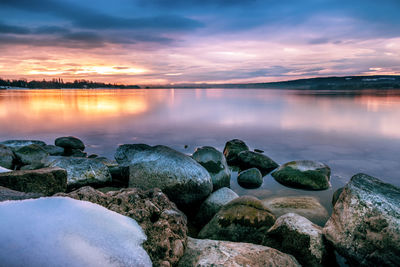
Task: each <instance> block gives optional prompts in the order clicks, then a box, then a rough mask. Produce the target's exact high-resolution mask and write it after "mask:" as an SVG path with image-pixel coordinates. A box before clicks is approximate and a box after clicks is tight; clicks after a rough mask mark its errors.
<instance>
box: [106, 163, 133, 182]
mask: <svg viewBox="0 0 400 267" xmlns="http://www.w3.org/2000/svg"><path fill="white" fill-rule="evenodd" d="M106 165H107V164H106ZM107 167H108V170H109V171H110V174H111V179H112V184H113V185H116V186H120V187H128V186H129V167H128V166H121V165H108V166H107Z"/></svg>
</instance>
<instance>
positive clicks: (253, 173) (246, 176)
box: [237, 168, 263, 189]
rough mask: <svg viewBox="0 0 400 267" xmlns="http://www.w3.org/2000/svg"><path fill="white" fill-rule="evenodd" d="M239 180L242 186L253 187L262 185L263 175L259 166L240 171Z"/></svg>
mask: <svg viewBox="0 0 400 267" xmlns="http://www.w3.org/2000/svg"><path fill="white" fill-rule="evenodd" d="M237 181H238V184H239V185H240V186H241V187H244V188H249V189H253V188H258V187H260V186H261V185H262V183H263V177H262V174H261V172H260V171H259V170H258V169H257V168H251V169H247V170H245V171H242V172H240V173H239V175H238V178H237Z"/></svg>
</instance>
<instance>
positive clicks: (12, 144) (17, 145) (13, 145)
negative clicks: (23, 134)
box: [0, 140, 46, 150]
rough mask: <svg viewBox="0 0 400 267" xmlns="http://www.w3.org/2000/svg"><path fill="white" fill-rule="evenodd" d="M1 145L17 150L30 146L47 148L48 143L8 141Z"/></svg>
mask: <svg viewBox="0 0 400 267" xmlns="http://www.w3.org/2000/svg"><path fill="white" fill-rule="evenodd" d="M0 144H3V145H5V146H8V147H9V148H11V149H13V150H14V149H17V148H20V147H23V146H29V145H38V146H45V145H46V143H45V142H43V141H39V140H7V141H3V142H0Z"/></svg>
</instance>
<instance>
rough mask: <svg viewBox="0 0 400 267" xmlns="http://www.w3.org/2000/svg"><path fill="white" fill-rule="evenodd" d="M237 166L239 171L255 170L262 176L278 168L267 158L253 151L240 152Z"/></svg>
mask: <svg viewBox="0 0 400 267" xmlns="http://www.w3.org/2000/svg"><path fill="white" fill-rule="evenodd" d="M237 165H238V166H239V168H240V169H241V170H247V169H250V168H257V169H259V170H260V172H261V173H262V176H264V175H267V174H268V173H270V172H271V171H272V170H274V169H276V168H277V167H278V166H279V165H278V164H277V163H276V162H275V161H273V160H272V159H270V158H269V157H267V156H265V155H263V154H261V153H257V152H253V151H242V152H240V153H239V154H238V159H237Z"/></svg>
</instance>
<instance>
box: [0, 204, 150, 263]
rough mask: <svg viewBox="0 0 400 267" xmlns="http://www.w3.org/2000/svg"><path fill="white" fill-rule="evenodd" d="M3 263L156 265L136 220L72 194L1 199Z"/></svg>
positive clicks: (0, 253) (1, 257)
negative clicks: (76, 197)
mask: <svg viewBox="0 0 400 267" xmlns="http://www.w3.org/2000/svg"><path fill="white" fill-rule="evenodd" d="M0 218H1V220H0V240H1V242H0V259H1V264H0V265H1V266H137V267H147V266H149V267H150V266H152V263H151V260H150V258H149V255H148V254H147V253H146V251H145V250H144V249H143V247H142V243H143V241H144V240H146V235H145V234H144V232H143V230H142V229H141V227H140V226H139V225H138V223H137V222H135V221H134V220H133V219H131V218H128V217H126V216H123V215H121V214H118V213H116V212H113V211H110V210H107V209H106V208H104V207H101V206H99V205H96V204H93V203H89V202H86V201H79V200H75V199H71V198H67V197H46V198H39V199H30V200H19V201H3V202H0Z"/></svg>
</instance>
